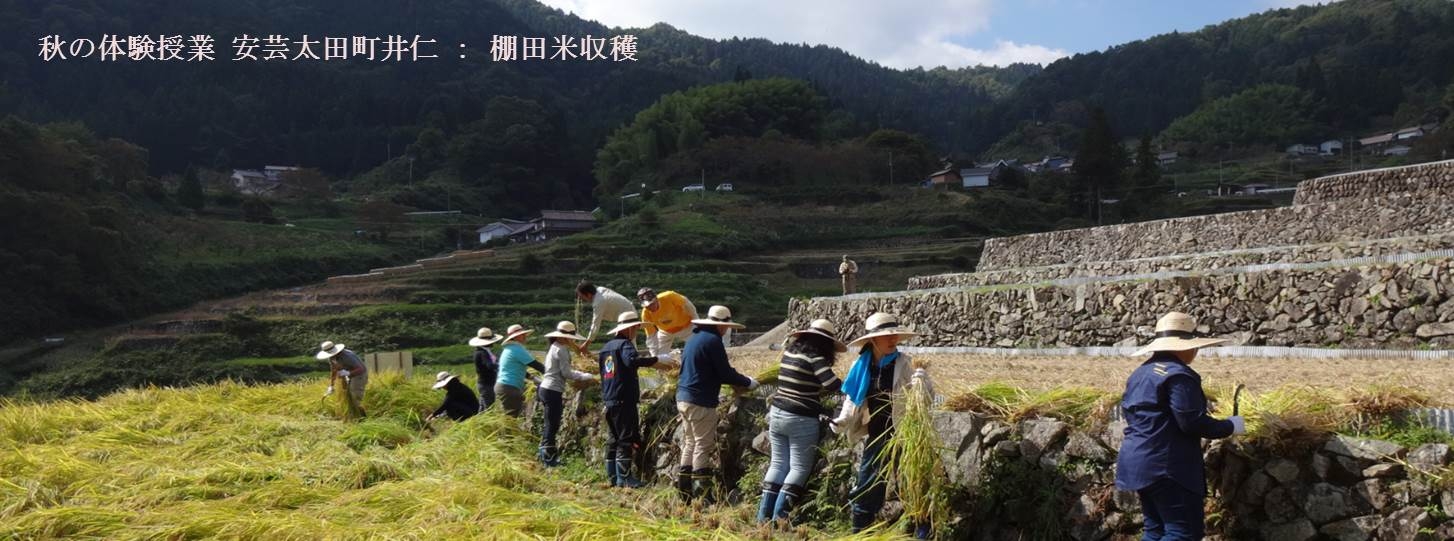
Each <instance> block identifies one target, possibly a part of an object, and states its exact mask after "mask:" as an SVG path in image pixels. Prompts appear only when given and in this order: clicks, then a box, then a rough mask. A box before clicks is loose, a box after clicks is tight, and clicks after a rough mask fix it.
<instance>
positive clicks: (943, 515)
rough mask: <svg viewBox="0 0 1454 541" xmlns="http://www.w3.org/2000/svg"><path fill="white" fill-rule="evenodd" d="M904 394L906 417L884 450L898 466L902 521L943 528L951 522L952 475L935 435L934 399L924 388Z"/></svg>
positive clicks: (899, 421) (896, 425)
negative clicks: (945, 465)
mask: <svg viewBox="0 0 1454 541" xmlns="http://www.w3.org/2000/svg"><path fill="white" fill-rule="evenodd" d="M904 394H905V396H904V409H903V415H902V416H901V417H900V418H898V419H895V420H894V432H893V437H892V438H890V439H889V441H888V443H887V444H885V447H884V450H885V452H887V453H888V457H889V463H890V464H895V465H896V467H895V471H896V474H897V487H898V494H899V499H900V501H902V502H903V504H904V514H903V516H902V518H901V519H900V520H902V521H905V522H906V523H908V524H911V525H914V526H916V527H921V528H925V527H934V526H943V525H945V524H948V521H949V486H948V479H949V475H948V472H947V471H946V470H945V467H944V462H943V458H942V455H940V450H941V447H943V444H942V443H941V442H940V440H939V435H938V433H936V432H935V431H934V411H933V409H934V397H933V396H932V395H931V394H930V391H929V389H927V388H926V387H925V386H923V385H912V386H910V387H909V388H907V389H906V390H905V391H904Z"/></svg>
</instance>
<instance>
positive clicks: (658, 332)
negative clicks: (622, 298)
mask: <svg viewBox="0 0 1454 541" xmlns="http://www.w3.org/2000/svg"><path fill="white" fill-rule="evenodd" d="M636 299H637V300H640V301H641V321H642V322H643V323H642V330H644V331H645V332H646V351H647V352H648V353H650V354H651V356H652V357H657V356H660V355H662V354H664V353H667V352H669V351H671V348H672V344H675V343H676V342H678V341H681V342H686V341H687V340H689V339H691V337H692V320H694V319H697V307H696V306H694V305H692V301H691V300H690V299H688V298H686V296H684V295H682V294H681V293H677V292H675V291H663V292H661V293H660V294H657V292H656V290H654V289H651V288H649V287H643V288H641V290H640V291H637V292H636Z"/></svg>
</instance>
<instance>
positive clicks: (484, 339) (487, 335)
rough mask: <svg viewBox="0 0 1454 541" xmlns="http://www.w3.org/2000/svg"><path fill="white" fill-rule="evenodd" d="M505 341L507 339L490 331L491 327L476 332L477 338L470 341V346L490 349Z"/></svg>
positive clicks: (481, 328)
mask: <svg viewBox="0 0 1454 541" xmlns="http://www.w3.org/2000/svg"><path fill="white" fill-rule="evenodd" d="M504 339H505V337H503V336H500V335H497V334H495V331H492V330H490V328H489V327H480V330H478V331H476V332H475V337H474V338H471V339H470V345H471V346H474V347H477V348H482V347H488V346H492V345H495V344H498V343H499V342H500V341H501V340H504Z"/></svg>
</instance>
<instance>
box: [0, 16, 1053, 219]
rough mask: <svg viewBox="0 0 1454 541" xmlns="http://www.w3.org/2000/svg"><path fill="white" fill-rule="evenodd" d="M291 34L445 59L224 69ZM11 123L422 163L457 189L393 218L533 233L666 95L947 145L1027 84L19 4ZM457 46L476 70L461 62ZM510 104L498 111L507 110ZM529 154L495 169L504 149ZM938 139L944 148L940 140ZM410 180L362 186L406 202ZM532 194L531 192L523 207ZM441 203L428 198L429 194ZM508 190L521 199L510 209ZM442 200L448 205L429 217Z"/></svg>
mask: <svg viewBox="0 0 1454 541" xmlns="http://www.w3.org/2000/svg"><path fill="white" fill-rule="evenodd" d="M627 32H630V33H634V34H635V35H637V37H638V38H639V44H640V45H639V49H640V53H639V55H638V58H639V61H637V62H623V63H616V62H600V61H596V62H579V61H576V62H560V61H555V62H552V61H533V62H492V61H491V59H490V56H489V45H490V39H491V36H492V35H495V34H499V35H517V36H540V37H549V36H556V35H568V36H577V37H579V36H583V35H587V34H589V35H594V36H597V37H599V36H607V35H615V34H621V33H627ZM194 33H198V34H202V33H205V34H210V35H212V36H213V37H214V38H215V39H216V40H217V47H216V49H217V52H218V55H217V56H218V60H215V61H210V62H205V63H191V64H188V63H184V62H176V61H171V62H126V61H122V62H100V61H98V60H97V59H95V58H91V59H88V60H82V61H75V60H71V61H52V62H49V63H47V62H43V61H42V60H41V59H40V58H39V56H38V54H37V53H38V52H39V42H40V39H41V38H42V36H44V35H49V34H56V35H60V36H61V37H62V38H64V39H74V38H78V37H86V38H89V39H93V40H97V41H99V40H100V38H101V36H102V35H103V34H117V35H122V36H126V35H132V34H138V35H139V34H149V35H158V34H184V35H191V34H194ZM244 33H246V34H248V35H251V36H255V37H256V36H266V35H269V34H280V35H283V36H288V37H291V38H293V39H294V40H297V39H298V38H300V37H301V36H302V35H303V34H308V35H310V36H312V37H314V38H315V39H316V38H317V37H318V36H325V35H327V36H354V35H367V36H384V35H391V34H402V35H405V36H411V37H412V35H414V34H420V35H422V36H424V37H425V38H434V39H436V40H438V43H439V46H438V47H437V48H436V52H437V53H439V54H440V56H441V58H439V59H432V60H421V61H418V62H400V63H394V62H388V63H383V62H369V61H366V60H361V59H355V60H349V61H344V62H339V61H332V62H320V61H292V62H282V61H273V62H257V61H246V62H233V61H231V56H232V50H231V39H232V38H233V37H237V36H241V35H242V34H244ZM0 40H3V42H4V46H3V47H0V77H3V85H0V111H3V112H14V113H17V114H20V115H22V116H23V117H25V118H27V119H30V120H32V121H56V120H79V121H81V122H84V123H85V124H86V125H88V126H90V127H91V128H93V129H94V130H95V131H96V132H97V133H100V134H103V135H106V136H115V137H120V138H123V139H126V140H128V141H132V142H134V143H136V144H138V145H141V146H143V147H145V148H147V149H149V150H150V156H151V165H152V168H153V172H154V173H163V172H177V171H181V170H182V169H184V168H185V167H187V166H189V165H199V166H207V167H215V168H219V169H226V168H231V167H239V168H242V167H258V166H261V165H263V164H300V165H304V166H312V167H318V168H321V169H323V170H324V171H326V172H328V173H331V174H333V175H336V176H340V177H348V176H352V175H356V174H360V173H364V172H366V171H369V170H371V169H373V168H375V167H376V166H379V165H380V164H385V162H386V161H388V160H389V159H390V158H396V159H397V158H400V157H403V156H405V155H406V152H407V153H408V156H410V157H413V158H415V160H414V163H413V164H410V165H412V166H413V167H412V169H413V171H412V173H413V177H414V179H413V180H421V181H422V180H424V179H426V178H428V177H429V175H430V174H431V173H433V172H435V171H437V170H439V169H442V168H444V167H445V166H449V171H447V173H446V174H442V175H440V176H437V177H435V178H434V179H433V181H432V182H433V184H432V185H431V184H430V183H428V182H424V183H423V184H424V185H423V186H414V187H410V188H408V189H407V190H405V189H402V188H399V189H397V190H401V191H406V192H409V193H404V194H402V195H399V197H397V198H396V199H404V200H403V201H401V202H405V203H411V204H416V205H419V206H434V205H435V204H436V203H437V204H438V205H439V206H443V205H444V202H443V198H442V196H441V194H442V193H443V192H444V191H448V190H459V191H463V192H465V193H466V196H465V197H467V198H468V196H469V195H473V196H475V197H476V198H479V199H484V200H486V201H488V202H489V203H491V204H489V205H487V206H483V207H482V208H480V209H479V210H481V211H485V212H492V213H520V214H524V213H527V212H529V211H531V210H533V209H534V208H538V207H539V206H542V205H552V204H553V205H576V206H586V205H590V204H591V203H592V201H591V197H590V192H591V188H592V185H593V180H592V178H591V174H590V170H591V164H592V161H593V159H594V155H595V152H596V149H597V148H598V147H599V146H600V145H601V144H602V142H603V141H604V139H605V136H606V135H608V134H609V133H610V132H611V131H612V130H614V129H615V128H617V127H618V126H620V125H621V124H622V123H624V122H626V121H628V120H629V119H630V118H631V116H632V115H634V114H635V113H636V112H637V111H639V110H641V109H642V108H644V107H646V106H647V105H649V104H651V103H652V102H654V101H656V100H657V99H658V98H659V97H660V96H661V95H663V94H666V93H670V92H673V91H679V90H684V89H686V88H689V87H692V86H696V85H700V84H707V83H713V82H721V81H729V80H733V79H734V78H739V79H740V78H743V77H749V76H750V77H771V76H789V77H794V78H798V79H803V80H806V81H810V82H811V83H812V84H813V85H815V86H816V88H817V89H819V90H820V92H821V93H822V94H824V95H826V96H828V98H829V99H830V100H832V101H831V104H830V105H831V106H832V107H833V108H834V109H841V110H844V111H846V112H847V113H848V114H849V115H850V116H851V117H852V119H853V121H854V122H857V123H861V124H862V126H864V127H865V129H867V128H873V127H877V126H879V125H885V126H897V127H903V128H911V129H915V131H920V130H918V129H917V128H920V127H926V126H928V127H930V128H928V129H924V130H922V131H924V132H925V133H929V134H931V135H935V136H938V137H947V136H948V135H949V134H948V133H946V132H945V130H944V128H946V127H947V126H948V124H945V122H944V120H945V119H950V118H954V117H955V116H956V115H958V116H960V117H963V118H968V115H969V114H970V111H971V110H973V109H975V108H979V107H983V106H985V105H987V104H988V103H990V101H991V99H992V98H991V95H1005V94H1006V93H1007V92H1008V91H1009V89H1010V88H1011V87H1012V86H1013V85H1014V84H1016V83H1017V82H1018V81H1020V80H1022V79H1024V77H1026V75H1027V74H1030V73H1033V72H1035V71H1038V68H1036V67H1033V66H1019V67H1015V68H1013V69H1007V70H999V69H994V68H973V69H965V70H933V71H908V72H905V71H896V70H891V69H887V68H884V67H881V66H878V65H876V64H872V63H869V62H865V61H863V60H861V59H858V58H856V57H853V56H851V55H849V54H847V53H844V52H843V51H841V50H838V49H834V48H830V47H825V46H811V47H810V46H803V45H781V44H773V43H770V42H767V41H765V40H728V41H715V40H709V39H704V38H699V37H695V36H691V35H689V34H686V33H684V32H681V31H678V30H676V29H673V28H671V27H670V26H666V25H656V26H653V27H651V28H647V29H637V30H631V31H624V30H612V29H608V28H606V27H603V26H601V25H599V24H596V23H593V22H589V21H584V20H581V19H579V18H577V17H574V16H568V15H566V14H563V13H562V12H560V11H557V10H554V9H550V8H547V7H545V6H543V5H541V4H538V3H536V2H533V1H530V0H492V1H480V2H476V1H466V0H452V1H434V2H397V1H385V0H362V1H358V2H349V3H347V4H346V5H340V4H335V3H325V2H294V1H280V0H240V1H229V2H218V1H210V2H142V1H139V0H117V1H108V2H104V3H97V2H93V1H91V0H59V1H51V0H46V1H41V0H18V1H10V2H5V3H0ZM459 43H465V44H467V45H468V48H467V49H466V50H465V52H466V54H467V56H468V58H465V59H462V60H461V59H458V58H456V57H455V55H452V54H451V53H454V52H455V51H456V50H457V49H458V46H457V44H459ZM502 97H503V98H509V99H507V100H504V101H501V100H499V99H497V98H502ZM512 126H518V127H520V128H521V129H518V130H516V131H517V134H524V138H525V139H529V140H528V141H525V142H523V143H521V142H518V141H517V142H515V143H514V144H513V146H512V147H511V148H507V149H504V150H499V149H494V150H495V151H494V152H491V150H492V149H491V148H490V147H491V145H490V144H491V143H495V142H498V141H496V140H494V139H492V138H498V137H500V136H501V134H502V133H503V130H506V129H509V128H511V127H512ZM936 132H937V133H936ZM408 169H411V168H409V167H407V166H406V165H405V164H403V163H396V164H393V166H391V167H388V168H385V169H384V170H381V171H375V174H373V175H371V176H370V177H369V178H367V179H365V180H366V182H365V183H364V185H365V186H366V187H368V188H369V189H380V188H386V187H390V186H397V185H400V184H404V183H406V182H407V181H409V180H411V179H409V173H408V172H407V170H408ZM524 183H528V184H531V186H530V187H529V188H527V189H523V190H522V189H516V188H518V187H519V186H520V185H521V184H524ZM431 186H432V188H431ZM506 186H510V187H511V189H508V190H507V189H505V187H506ZM435 198H438V199H439V201H437V202H436V201H434V199H435Z"/></svg>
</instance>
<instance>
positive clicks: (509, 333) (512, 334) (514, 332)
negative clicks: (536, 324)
mask: <svg viewBox="0 0 1454 541" xmlns="http://www.w3.org/2000/svg"><path fill="white" fill-rule="evenodd" d="M533 332H535V329H527V328H525V326H524V325H520V324H518V323H517V324H515V325H511V326H510V328H508V329H505V340H506V341H510V340H514V339H516V338H518V337H521V336H525V335H527V334H530V333H533Z"/></svg>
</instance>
